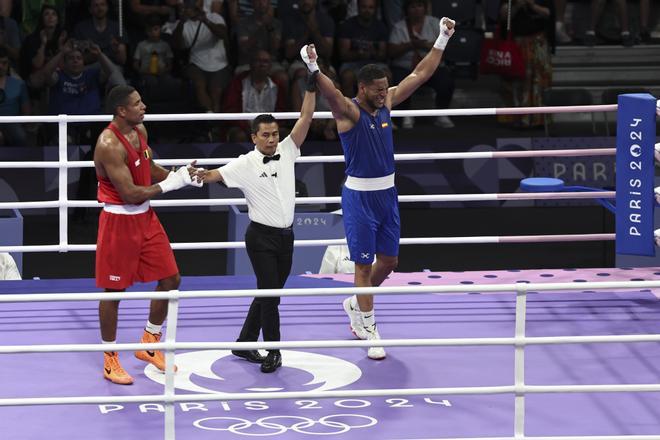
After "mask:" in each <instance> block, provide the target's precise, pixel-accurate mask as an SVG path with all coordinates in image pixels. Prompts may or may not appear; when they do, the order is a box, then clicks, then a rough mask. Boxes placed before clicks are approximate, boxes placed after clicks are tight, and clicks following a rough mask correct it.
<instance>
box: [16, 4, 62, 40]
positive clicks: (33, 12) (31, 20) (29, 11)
mask: <svg viewBox="0 0 660 440" xmlns="http://www.w3.org/2000/svg"><path fill="white" fill-rule="evenodd" d="M46 6H48V7H50V8H53V9H55V11H56V13H57V16H58V17H59V18H61V21H62V23H64V11H65V10H66V0H22V1H21V12H22V14H21V30H22V31H23V35H29V34H31V33H32V32H34V31H35V30H37V29H38V28H39V23H40V22H41V21H42V20H43V10H44V7H46Z"/></svg>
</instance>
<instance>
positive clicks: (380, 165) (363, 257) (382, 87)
mask: <svg viewBox="0 0 660 440" xmlns="http://www.w3.org/2000/svg"><path fill="white" fill-rule="evenodd" d="M454 25H455V23H454V21H453V20H450V19H449V18H446V17H443V18H442V19H441V20H440V35H439V36H438V38H437V40H436V41H435V43H434V44H433V47H432V48H431V49H430V51H429V52H428V53H427V54H426V56H425V57H424V58H423V59H422V61H420V62H419V64H417V66H416V67H415V69H414V70H413V72H411V73H410V75H408V76H407V77H406V78H404V79H403V81H401V82H400V83H399V85H397V86H394V87H389V84H388V81H387V76H386V72H385V70H383V69H382V68H381V67H378V66H376V65H374V64H368V65H366V66H364V67H363V68H362V69H360V72H359V73H358V78H357V79H358V94H357V96H356V97H355V98H353V99H349V98H346V97H345V96H344V95H342V93H341V92H340V91H339V90H338V89H337V88H336V87H335V86H334V84H333V82H332V80H330V79H329V78H328V77H327V76H325V75H324V74H323V73H322V72H319V74H318V79H317V84H318V88H319V91H320V92H321V94H323V96H325V98H326V99H327V101H328V103H329V105H330V109H331V110H332V115H333V116H334V118H335V120H336V121H337V131H338V132H339V138H340V139H341V144H342V147H343V149H344V158H345V159H346V182H345V183H344V188H343V190H342V210H343V217H344V229H345V231H346V240H347V242H348V248H349V251H350V255H351V260H352V261H354V262H355V286H356V287H371V286H379V285H380V284H381V283H382V282H383V281H384V280H385V278H387V276H388V275H389V274H390V273H391V272H392V271H393V270H394V269H395V268H396V266H397V264H398V255H399V236H400V232H401V226H400V221H399V207H398V199H397V191H396V188H395V186H394V145H393V140H392V120H391V119H390V110H391V109H392V107H395V106H396V105H398V104H400V103H401V102H403V101H405V100H406V99H407V98H408V97H410V95H412V93H413V92H414V91H415V90H417V89H418V88H419V87H420V86H421V85H422V84H424V83H425V82H426V81H427V80H428V79H429V78H430V77H431V76H432V75H433V72H434V71H435V70H436V69H437V67H438V65H440V60H441V59H442V53H443V52H444V49H445V46H446V45H447V42H448V41H449V38H450V37H451V36H452V34H453V33H454ZM300 55H301V56H302V58H303V61H305V63H306V64H307V67H308V69H309V70H310V72H316V71H318V70H319V68H318V65H317V63H316V61H317V55H316V50H315V49H314V46H313V45H306V46H304V47H303V48H302V49H301V50H300ZM374 257H375V258H376V264H374V265H373V266H372V263H373V261H374ZM343 306H344V310H345V311H346V313H347V314H348V316H349V318H350V320H351V324H350V327H351V331H352V332H353V334H355V336H357V337H358V338H360V339H369V340H374V339H380V336H379V334H378V330H377V328H376V317H375V312H374V301H373V295H360V296H359V297H356V296H355V295H354V296H352V297H349V298H346V300H345V301H344V304H343ZM368 356H369V357H370V358H371V359H384V358H385V350H384V349H383V348H382V347H370V348H369V352H368Z"/></svg>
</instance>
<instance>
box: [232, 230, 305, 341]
mask: <svg viewBox="0 0 660 440" xmlns="http://www.w3.org/2000/svg"><path fill="white" fill-rule="evenodd" d="M245 247H246V249H247V253H248V256H249V257H250V262H251V263H252V268H253V269H254V274H255V275H256V277H257V288H258V289H281V288H282V287H284V283H286V279H287V278H288V277H289V273H290V272H291V263H292V261H293V230H292V228H285V229H279V228H272V227H270V226H265V225H262V224H259V223H255V222H251V223H250V224H249V226H248V228H247V231H246V232H245ZM279 304H280V297H279V296H272V297H264V298H255V299H253V300H252V304H251V305H250V310H249V311H248V314H247V317H246V318H245V322H244V323H243V328H242V329H241V334H240V335H239V337H238V341H240V342H245V341H256V340H257V339H259V331H260V330H261V331H262V332H263V340H264V341H279V340H280V312H279V308H278V306H279ZM271 351H279V350H271Z"/></svg>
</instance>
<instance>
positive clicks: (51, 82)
mask: <svg viewBox="0 0 660 440" xmlns="http://www.w3.org/2000/svg"><path fill="white" fill-rule="evenodd" d="M84 54H89V56H90V57H92V58H94V59H97V60H98V66H99V67H97V66H95V65H91V66H89V67H87V68H86V67H85V63H84ZM60 65H61V66H62V68H61V69H58V66H60ZM113 69H114V65H113V64H112V61H110V59H108V57H107V56H105V55H104V54H103V52H101V49H100V48H99V47H98V46H97V45H96V44H93V43H89V42H87V43H86V44H82V43H80V42H74V41H73V40H69V41H67V42H66V44H64V45H63V46H62V48H61V49H60V51H59V52H58V53H57V54H56V55H55V56H54V57H53V58H51V59H50V60H49V61H48V63H46V65H45V66H44V68H43V69H41V70H40V71H39V72H38V73H37V74H34V75H33V76H32V85H33V86H35V87H43V86H48V87H49V88H50V90H49V101H48V114H50V115H58V114H67V115H96V114H100V113H101V98H102V97H103V94H104V88H103V85H104V84H105V83H106V80H107V78H108V77H109V76H110V75H111V74H112V73H113ZM74 129H75V132H74ZM69 130H70V133H71V134H72V135H73V136H74V138H75V139H74V141H76V142H84V143H91V142H92V141H93V137H94V134H93V133H92V132H93V131H94V129H93V126H92V125H89V124H75V125H74V126H73V127H69Z"/></svg>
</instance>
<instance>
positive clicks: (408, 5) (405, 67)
mask: <svg viewBox="0 0 660 440" xmlns="http://www.w3.org/2000/svg"><path fill="white" fill-rule="evenodd" d="M427 8H428V4H427V3H426V1H424V0H406V2H405V11H406V18H405V19H404V20H401V21H400V22H398V23H397V24H396V25H395V26H394V29H392V32H391V33H390V41H389V45H388V53H389V56H390V58H391V59H392V61H391V63H390V66H391V69H392V76H393V79H394V83H395V84H398V83H399V82H401V81H402V80H403V79H404V78H405V77H406V76H408V75H409V74H410V73H411V72H412V71H413V70H414V68H415V66H417V63H419V62H420V61H421V60H422V58H424V57H425V56H426V54H427V53H428V52H429V51H430V50H431V48H432V47H433V43H434V42H435V40H436V39H437V38H438V35H439V33H440V31H439V29H440V25H439V23H440V20H439V19H438V18H436V17H433V16H431V15H428V14H427ZM425 86H428V87H431V88H432V89H433V90H434V91H435V108H438V109H443V108H448V107H449V104H450V103H451V98H452V96H453V94H454V80H453V78H452V76H451V72H450V71H449V69H448V68H447V67H446V66H444V65H440V66H439V67H438V68H437V69H436V70H435V71H434V73H433V76H431V78H430V79H429V80H428V81H427V82H426V84H425ZM398 108H399V109H406V110H407V109H409V108H410V98H408V99H407V100H405V101H404V102H402V103H401V104H400V105H399V106H398ZM433 124H434V125H436V126H437V127H442V128H452V127H453V126H454V123H453V122H452V121H451V119H449V117H448V116H437V117H436V118H435V120H434V122H433ZM413 125H414V119H413V118H411V117H409V116H407V117H405V118H403V124H402V126H403V128H412V127H413Z"/></svg>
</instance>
